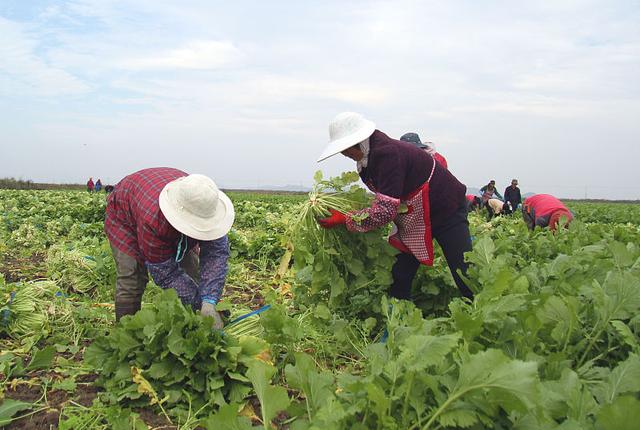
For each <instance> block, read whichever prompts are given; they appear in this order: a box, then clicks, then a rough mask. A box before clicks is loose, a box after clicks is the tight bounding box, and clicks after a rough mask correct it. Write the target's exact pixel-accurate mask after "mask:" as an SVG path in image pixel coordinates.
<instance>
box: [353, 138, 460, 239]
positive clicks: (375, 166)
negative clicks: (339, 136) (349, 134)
mask: <svg viewBox="0 0 640 430" xmlns="http://www.w3.org/2000/svg"><path fill="white" fill-rule="evenodd" d="M434 162H435V161H434V160H433V158H432V157H431V156H430V155H429V154H428V153H427V152H425V151H424V150H422V149H420V148H417V147H415V146H413V145H412V144H410V143H407V142H402V141H400V140H395V139H391V138H390V137H389V136H387V135H386V134H384V133H383V132H381V131H379V130H376V131H374V132H373V134H372V135H371V137H370V138H369V160H368V162H367V167H366V168H364V169H362V171H361V172H360V177H361V178H362V181H363V182H364V183H365V184H366V185H367V187H369V188H370V189H371V190H372V191H374V192H378V193H380V194H384V195H387V196H390V197H394V198H401V197H405V196H407V195H408V194H410V193H411V192H413V191H415V190H417V189H418V188H419V187H420V186H421V185H422V184H424V183H425V182H426V181H427V179H428V178H429V174H430V173H431V169H432V168H433V163H434ZM466 191H467V187H466V186H465V185H464V184H462V183H460V181H458V180H457V179H456V177H455V176H453V174H451V172H449V170H447V169H445V168H444V167H442V166H441V165H440V164H439V163H436V167H435V170H434V172H433V177H432V178H431V182H430V183H429V204H430V206H431V226H432V227H433V228H437V227H438V226H440V225H442V224H444V223H445V221H446V220H447V218H448V217H450V216H451V215H453V214H454V213H455V212H456V211H457V210H458V209H459V208H460V207H461V206H465V205H466V198H465V194H466Z"/></svg>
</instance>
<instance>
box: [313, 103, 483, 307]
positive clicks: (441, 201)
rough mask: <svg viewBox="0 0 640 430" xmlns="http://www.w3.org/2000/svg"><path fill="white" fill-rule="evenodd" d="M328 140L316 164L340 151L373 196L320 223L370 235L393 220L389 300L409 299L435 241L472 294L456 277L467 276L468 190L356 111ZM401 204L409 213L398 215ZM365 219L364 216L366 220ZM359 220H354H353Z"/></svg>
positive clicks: (337, 122)
mask: <svg viewBox="0 0 640 430" xmlns="http://www.w3.org/2000/svg"><path fill="white" fill-rule="evenodd" d="M329 136H330V142H329V145H328V147H327V148H326V149H325V151H324V152H323V154H322V155H321V156H320V158H319V159H318V161H322V160H324V159H326V158H329V157H331V156H332V155H335V154H337V153H342V154H343V155H345V156H346V157H349V158H351V159H353V160H354V161H356V162H357V167H358V172H359V173H360V178H361V179H362V181H363V182H364V183H365V184H366V186H367V187H368V188H369V189H370V190H371V191H373V192H374V193H375V199H374V202H373V204H372V205H371V207H368V208H365V209H363V210H361V211H357V212H351V213H347V214H343V213H340V212H338V211H335V210H332V211H331V216H330V217H329V218H325V219H321V220H319V221H318V222H319V223H320V225H322V226H323V227H325V228H333V227H336V226H339V225H343V224H344V225H345V226H346V228H347V230H349V231H353V232H367V231H370V230H374V229H376V228H379V227H382V226H383V225H386V224H388V223H390V222H394V223H395V225H396V226H397V231H395V230H396V229H394V231H395V232H394V234H392V235H391V237H390V238H389V243H390V244H391V245H392V246H393V247H395V248H397V249H398V250H400V251H401V253H400V254H398V256H397V257H396V263H395V264H394V266H393V269H392V274H393V284H392V286H391V292H390V294H391V296H393V297H396V298H399V299H410V298H411V297H410V295H411V283H412V281H413V279H414V277H415V275H416V272H417V271H418V268H419V267H420V264H425V265H427V266H431V265H433V241H432V239H435V240H437V241H438V243H439V244H440V247H441V248H442V251H443V253H444V256H445V258H446V260H447V264H448V265H449V269H450V270H451V274H452V275H453V279H454V281H455V283H456V285H457V286H458V288H459V289H460V292H461V293H462V295H463V296H464V297H467V298H469V299H472V298H473V293H472V292H471V290H470V289H469V288H468V287H467V286H466V285H465V284H464V282H463V281H462V279H461V278H460V276H459V275H458V273H457V270H458V269H459V270H460V271H462V272H463V273H464V272H466V269H467V265H466V263H465V262H464V253H465V252H466V251H470V250H471V236H470V235H469V223H468V221H467V205H466V198H465V193H466V186H465V185H463V184H462V183H460V182H459V181H458V180H457V179H456V178H455V176H453V175H452V174H451V172H449V171H448V170H447V169H446V168H444V167H443V166H441V165H440V164H439V163H437V162H435V161H434V159H433V157H432V156H431V155H429V154H428V153H427V152H425V151H423V150H421V149H419V148H417V147H415V146H413V145H412V144H410V143H406V142H401V141H399V140H395V139H392V138H390V137H389V136H387V135H386V134H384V133H383V132H381V131H379V130H376V128H375V124H374V123H373V122H371V121H368V120H366V119H365V118H364V117H362V116H361V115H359V114H357V113H353V112H344V113H341V114H340V115H338V116H336V117H335V118H334V120H333V121H332V122H331V124H330V125H329ZM401 204H403V207H405V206H406V210H402V211H400V207H401ZM362 215H366V218H365V219H364V220H363V221H361V222H358V221H356V220H357V219H362ZM354 218H355V219H354Z"/></svg>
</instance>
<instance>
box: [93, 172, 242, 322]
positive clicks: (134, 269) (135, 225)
mask: <svg viewBox="0 0 640 430" xmlns="http://www.w3.org/2000/svg"><path fill="white" fill-rule="evenodd" d="M234 216H235V213H234V209H233V204H232V203H231V200H229V198H228V197H227V196H226V195H225V194H224V193H223V192H222V191H220V190H219V189H218V187H217V186H216V184H215V183H214V182H213V181H212V180H211V179H209V178H208V177H206V176H204V175H187V174H186V173H185V172H182V171H180V170H177V169H172V168H169V167H157V168H151V169H144V170H140V171H139V172H136V173H133V174H131V175H129V176H127V177H125V178H124V179H122V180H121V181H120V182H119V183H118V184H117V185H116V188H115V190H114V191H113V192H112V193H111V194H110V195H109V198H108V201H107V209H106V219H105V222H104V231H105V233H106V235H107V238H108V239H109V242H110V244H111V250H112V252H113V258H114V260H115V263H116V272H117V280H116V309H115V311H116V320H119V319H120V318H121V317H123V316H124V315H130V314H134V313H136V312H137V311H138V310H140V305H141V301H142V294H143V293H144V290H145V287H146V285H147V283H148V281H149V277H148V275H147V270H148V272H149V273H150V274H151V277H152V278H153V280H154V281H155V283H156V284H158V285H159V286H160V287H161V288H163V289H167V288H173V289H174V290H176V292H177V293H178V297H180V300H181V301H182V303H183V304H184V305H185V306H191V307H192V308H193V309H194V310H196V309H200V312H201V313H202V315H205V316H211V317H213V319H214V323H215V324H214V326H215V328H217V329H221V328H222V326H223V323H222V318H221V317H220V315H219V313H218V312H217V311H216V309H215V305H216V303H217V302H218V300H219V299H220V296H221V295H222V290H223V288H224V283H225V277H226V274H227V260H228V258H229V240H228V239H227V232H228V231H229V230H230V229H231V225H232V224H233V220H234ZM198 246H199V250H200V252H199V258H198V254H197V252H196V249H197V247H198ZM198 266H199V267H198Z"/></svg>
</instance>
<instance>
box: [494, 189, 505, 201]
mask: <svg viewBox="0 0 640 430" xmlns="http://www.w3.org/2000/svg"><path fill="white" fill-rule="evenodd" d="M494 193H495V195H496V196H497V197H498V198H499V199H500V200H504V197H502V196H501V195H500V193H499V192H498V190H497V189H496V190H495V191H494Z"/></svg>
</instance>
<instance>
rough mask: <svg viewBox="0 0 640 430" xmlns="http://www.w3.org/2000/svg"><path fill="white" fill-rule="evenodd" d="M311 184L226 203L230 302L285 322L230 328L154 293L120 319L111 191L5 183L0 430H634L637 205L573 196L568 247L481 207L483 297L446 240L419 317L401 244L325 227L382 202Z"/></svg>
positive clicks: (0, 235) (637, 405)
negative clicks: (397, 279) (403, 280)
mask: <svg viewBox="0 0 640 430" xmlns="http://www.w3.org/2000/svg"><path fill="white" fill-rule="evenodd" d="M315 179H316V182H317V185H316V187H315V189H314V191H313V192H312V193H311V195H310V196H307V195H276V194H252V193H230V194H229V196H230V197H231V199H232V200H233V202H234V205H235V209H236V222H235V224H234V227H233V229H232V230H231V232H230V234H229V237H230V242H231V259H230V264H229V273H228V276H227V285H226V288H225V294H224V298H223V301H222V302H221V303H220V304H219V305H218V306H219V308H220V309H225V310H226V311H227V313H228V315H229V317H228V318H229V320H233V319H234V318H235V317H237V316H239V315H243V314H245V313H247V312H249V311H251V310H256V309H258V308H261V307H262V306H265V305H267V304H269V305H271V308H270V309H268V310H266V311H265V312H263V313H262V314H260V316H253V317H250V318H248V319H246V320H243V321H242V322H240V323H238V324H234V325H231V326H229V328H228V329H225V333H224V334H222V333H219V332H216V331H213V330H212V329H211V325H212V320H210V319H208V318H206V319H205V318H202V317H201V316H200V315H199V314H197V313H193V312H192V311H191V310H187V309H185V308H184V307H183V306H182V305H181V304H180V303H179V301H178V299H177V296H176V295H175V294H173V292H172V291H162V290H161V289H160V288H159V287H157V286H156V285H154V284H153V283H152V282H151V283H150V284H149V285H148V287H147V290H146V292H145V296H144V298H143V302H144V304H143V309H142V310H141V311H140V312H138V313H137V314H136V315H135V316H132V317H126V318H124V319H123V320H122V321H121V322H120V323H119V324H118V325H116V324H115V320H114V310H113V296H114V284H115V268H114V262H113V259H112V257H111V250H110V247H109V244H108V241H107V240H106V238H105V236H104V234H103V231H102V228H103V219H104V208H105V199H106V197H105V195H104V194H89V193H86V192H78V191H12V190H0V272H1V274H0V427H2V425H5V426H6V427H5V428H13V429H48V428H60V429H74V430H75V429H160V428H162V429H173V428H175V429H185V430H186V429H211V430H212V429H246V428H252V427H257V428H265V429H270V428H283V429H285V428H287V429H371V428H376V429H455V428H471V429H485V428H487V429H489V428H495V429H512V428H517V429H538V428H544V429H561V430H573V429H576V430H577V429H593V430H614V429H616V430H619V429H635V428H637V427H636V426H637V423H638V422H640V205H638V204H617V203H581V202H570V203H568V206H569V207H570V208H571V210H572V211H574V213H575V214H576V221H575V222H573V223H572V224H571V226H570V228H568V229H566V230H561V231H559V232H557V233H556V234H553V233H551V232H549V231H546V230H540V229H538V230H536V231H535V232H529V231H528V230H527V228H526V226H525V224H524V223H523V222H522V220H521V218H520V216H519V215H518V214H516V215H514V216H510V217H501V218H496V219H493V220H492V221H490V222H487V221H486V219H485V215H484V213H472V214H470V218H469V220H470V226H471V234H472V236H473V245H474V249H473V251H472V252H470V253H468V254H467V259H468V261H469V262H470V263H471V267H470V269H469V272H468V274H467V276H468V284H469V285H470V286H471V287H472V289H473V290H474V292H475V293H476V298H475V301H474V302H473V303H468V302H465V301H463V300H462V299H461V298H460V297H459V295H458V293H457V289H456V288H455V285H454V283H453V280H452V278H451V275H450V273H449V272H448V269H447V266H446V263H445V261H444V259H443V257H442V256H441V254H440V251H439V249H437V245H436V259H435V263H434V266H433V267H432V268H425V267H422V268H421V269H420V271H419V273H418V276H417V278H416V280H415V282H414V285H413V296H414V300H413V302H406V301H396V300H392V299H388V298H386V296H385V294H384V293H385V292H386V291H387V289H388V286H389V285H390V283H391V274H390V273H391V265H392V264H393V262H394V254H395V251H394V250H393V248H391V247H390V246H388V245H387V244H386V242H385V235H386V231H382V230H380V231H374V232H370V233H366V234H355V233H347V232H346V231H344V230H343V229H342V228H339V229H335V230H331V231H326V230H322V229H320V228H319V227H318V226H317V224H316V223H315V221H314V218H315V217H316V216H318V215H320V214H322V213H323V212H324V209H326V207H328V206H332V207H335V205H343V207H346V208H353V209H357V208H360V207H363V206H365V205H366V204H367V203H368V199H369V198H370V197H369V195H368V194H366V193H365V192H364V190H363V189H361V188H359V187H357V186H356V185H354V184H353V182H354V179H355V178H354V177H353V174H345V175H343V176H342V177H340V178H333V179H331V180H326V179H323V178H322V176H321V175H320V174H317V175H316V178H315ZM328 190H338V194H336V195H333V194H331V193H329V191H328ZM385 333H386V334H385ZM383 335H384V336H383Z"/></svg>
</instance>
